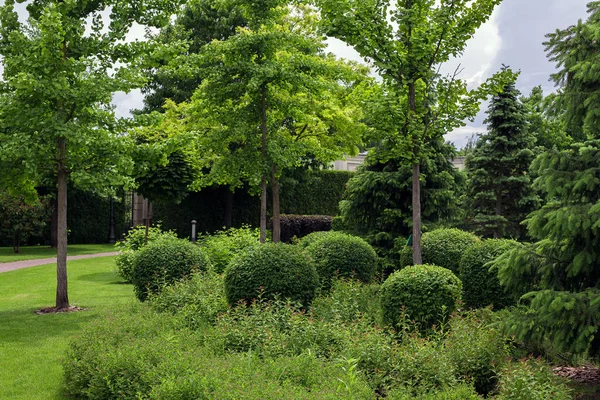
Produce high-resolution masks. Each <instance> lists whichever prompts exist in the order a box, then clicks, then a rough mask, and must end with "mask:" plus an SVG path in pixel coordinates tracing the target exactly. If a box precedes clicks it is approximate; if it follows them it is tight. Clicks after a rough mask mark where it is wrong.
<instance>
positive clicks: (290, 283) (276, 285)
mask: <svg viewBox="0 0 600 400" xmlns="http://www.w3.org/2000/svg"><path fill="white" fill-rule="evenodd" d="M224 278H225V281H224V282H225V295H226V296H227V302H228V303H229V304H230V305H232V306H233V305H235V304H236V303H238V302H239V301H241V300H243V301H245V302H246V303H250V302H251V301H252V300H254V299H256V298H258V297H259V296H261V297H262V298H265V299H273V298H275V297H276V296H280V297H281V298H284V299H288V298H289V299H291V300H293V301H297V302H300V303H301V304H302V305H303V306H305V307H307V306H308V305H310V303H311V301H312V299H313V298H314V297H315V293H316V290H317V287H318V286H319V277H318V275H317V271H316V270H315V266H314V264H313V262H312V261H311V260H310V259H309V258H308V257H307V256H306V255H305V254H304V253H303V252H302V250H301V249H299V248H297V247H295V246H292V245H287V244H283V243H277V244H274V243H265V244H262V245H260V246H253V247H249V248H247V249H246V251H244V252H242V253H241V254H239V255H238V256H236V257H234V258H233V260H232V261H231V263H230V264H229V266H228V267H227V268H226V269H225V276H224Z"/></svg>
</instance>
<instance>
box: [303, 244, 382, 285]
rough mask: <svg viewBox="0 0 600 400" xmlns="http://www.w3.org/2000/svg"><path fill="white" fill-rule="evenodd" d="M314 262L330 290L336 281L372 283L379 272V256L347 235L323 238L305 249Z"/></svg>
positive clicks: (369, 246) (323, 283) (323, 282)
mask: <svg viewBox="0 0 600 400" xmlns="http://www.w3.org/2000/svg"><path fill="white" fill-rule="evenodd" d="M306 252H307V253H308V255H309V256H310V257H311V258H312V259H313V260H314V261H315V265H316V267H317V273H318V274H319V278H320V279H321V285H322V286H323V287H324V288H326V289H328V288H330V287H331V281H332V279H333V278H335V277H340V278H352V279H358V280H359V281H361V282H370V281H371V279H373V275H374V274H375V271H376V270H377V254H376V253H375V250H373V248H372V247H371V245H369V244H368V243H367V242H365V241H364V240H363V239H361V238H359V237H357V236H352V235H348V234H345V233H335V234H330V235H323V236H321V237H320V238H319V239H317V240H315V241H314V242H313V243H311V244H310V245H308V246H307V247H306Z"/></svg>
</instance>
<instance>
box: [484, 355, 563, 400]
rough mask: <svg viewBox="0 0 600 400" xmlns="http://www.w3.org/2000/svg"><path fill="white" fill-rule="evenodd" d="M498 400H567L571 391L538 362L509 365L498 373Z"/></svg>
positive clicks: (521, 362) (520, 362)
mask: <svg viewBox="0 0 600 400" xmlns="http://www.w3.org/2000/svg"><path fill="white" fill-rule="evenodd" d="M494 398H495V399H498V400H521V399H531V400H546V399H556V400H567V399H572V398H573V397H572V396H571V389H569V387H568V386H567V385H566V383H565V382H563V380H562V378H559V377H557V376H556V375H554V374H553V373H552V370H551V369H550V368H549V367H548V366H547V365H545V364H543V363H542V362H541V361H539V360H534V359H526V360H521V361H519V362H515V363H510V364H509V365H508V366H506V367H505V368H503V370H502V371H501V372H500V383H499V391H498V394H497V395H496V396H495V397H494Z"/></svg>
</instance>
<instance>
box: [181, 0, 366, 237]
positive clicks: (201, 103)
mask: <svg viewBox="0 0 600 400" xmlns="http://www.w3.org/2000/svg"><path fill="white" fill-rule="evenodd" d="M233 3H234V4H236V5H238V6H239V8H240V9H241V10H243V17H244V18H245V19H246V20H247V22H248V23H247V26H243V27H238V30H237V34H236V35H234V36H231V37H229V38H228V39H226V40H221V41H213V42H212V43H211V44H209V45H207V46H206V47H205V48H204V49H203V50H202V52H201V54H200V60H199V62H198V63H199V65H201V66H202V71H203V75H202V77H201V78H202V83H201V84H200V86H199V88H198V90H197V91H196V92H195V94H194V96H193V97H192V100H191V103H190V104H182V105H180V106H179V112H180V113H181V114H182V115H184V116H186V118H185V122H186V123H187V125H186V126H185V127H184V128H183V129H184V130H193V131H195V132H197V133H198V138H199V141H200V145H201V146H202V149H203V151H204V160H205V162H206V164H205V165H206V167H207V168H208V169H209V171H210V172H209V173H208V174H207V175H205V176H204V177H203V178H202V179H201V180H200V181H199V186H207V185H212V184H227V185H229V186H231V187H237V186H241V185H242V184H244V183H249V184H250V186H251V187H253V188H255V189H258V192H259V193H260V195H261V222H260V227H261V240H262V241H264V240H265V239H266V226H267V218H266V214H267V184H268V183H269V182H270V183H271V186H272V190H271V192H272V197H273V241H275V242H277V241H278V240H279V177H280V176H281V173H282V171H283V170H284V169H285V168H289V167H293V166H296V165H299V163H301V162H302V160H303V156H305V155H306V154H312V155H314V156H315V158H316V159H318V160H321V161H332V160H333V159H335V158H336V157H339V156H340V155H341V154H343V153H354V152H356V151H357V146H358V145H359V144H360V138H359V133H360V126H361V125H360V124H358V123H355V121H357V120H358V119H359V118H360V108H359V107H358V106H356V105H355V104H354V101H353V99H352V96H351V94H352V87H351V86H352V85H353V84H354V83H355V81H356V80H357V79H358V80H361V79H366V78H365V74H364V68H359V67H357V66H354V65H351V64H348V63H343V62H340V61H337V60H336V59H335V58H334V57H333V56H331V55H327V54H326V53H325V51H324V50H325V42H324V38H323V37H321V36H319V35H317V34H316V32H315V29H314V22H313V21H314V19H315V15H314V13H313V12H312V10H311V9H310V8H307V7H291V6H290V5H289V2H288V1H286V0H264V1H263V0H261V1H242V0H238V1H234V2H233ZM176 121H177V120H176Z"/></svg>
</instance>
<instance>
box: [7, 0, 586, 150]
mask: <svg viewBox="0 0 600 400" xmlns="http://www.w3.org/2000/svg"><path fill="white" fill-rule="evenodd" d="M588 1H589V0H504V1H503V2H502V3H501V4H500V5H499V6H498V7H497V8H496V10H495V11H494V13H493V14H492V17H491V18H490V20H489V21H488V22H487V23H485V24H484V25H482V26H481V27H480V29H479V30H478V31H477V32H476V34H475V36H474V37H473V38H472V39H471V40H470V41H469V42H468V43H467V48H466V50H465V52H464V54H463V57H462V58H460V59H458V60H453V61H451V62H449V63H448V65H446V66H445V67H444V68H443V70H445V71H454V69H455V68H456V66H457V65H458V64H459V63H460V64H461V66H462V67H463V68H464V70H463V72H462V75H461V76H460V78H462V79H465V80H466V81H467V82H468V83H469V84H470V85H471V86H472V87H473V86H474V85H477V84H480V83H482V82H483V81H485V79H487V78H489V77H490V76H492V75H493V74H494V73H495V72H497V71H498V70H499V69H500V68H501V67H502V65H503V64H505V65H508V66H509V67H511V68H512V69H514V70H520V71H521V75H520V77H519V80H518V81H517V88H518V89H519V90H520V91H521V92H522V93H523V94H529V92H530V91H531V89H532V88H533V87H534V86H537V85H541V86H542V87H543V88H544V92H545V93H549V92H551V91H553V90H555V88H554V84H553V83H552V82H550V81H549V78H550V74H552V73H553V72H554V70H555V66H554V64H553V63H551V62H550V61H548V60H547V58H546V54H545V51H544V46H543V44H542V43H543V42H544V41H545V35H546V34H547V33H550V32H554V31H555V30H556V29H564V28H567V27H568V26H570V25H573V24H575V23H577V21H578V20H579V19H584V20H585V19H586V9H587V8H586V4H587V3H588ZM0 2H3V0H0ZM17 7H23V5H18V6H17ZM143 35H144V30H143V28H142V27H140V26H137V27H134V29H133V30H132V32H130V35H129V38H131V39H133V38H136V37H139V38H142V37H143ZM329 51H331V52H333V53H334V54H336V55H337V56H339V57H343V58H348V59H355V60H357V59H360V57H359V56H358V54H357V53H356V52H355V51H354V50H353V49H351V48H349V47H348V46H346V45H345V44H343V43H342V42H339V41H337V40H330V41H329ZM142 100H143V98H142V94H141V92H140V91H139V90H136V91H133V92H131V93H116V94H115V95H114V98H113V104H114V105H115V107H116V113H117V115H118V116H128V115H130V114H129V112H130V110H132V109H137V108H141V107H142V105H143V103H142ZM486 108H487V104H483V105H482V111H481V112H480V113H479V115H478V116H477V118H476V120H475V121H474V122H468V123H467V125H466V126H465V127H462V128H459V129H457V130H456V131H454V132H451V133H448V134H447V135H446V136H445V137H446V140H448V141H451V142H453V143H454V144H455V146H456V147H458V148H461V147H463V146H464V144H465V143H466V142H467V140H468V138H469V137H470V136H471V135H473V134H481V133H484V132H486V127H485V125H484V124H483V120H484V119H485V109H486Z"/></svg>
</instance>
